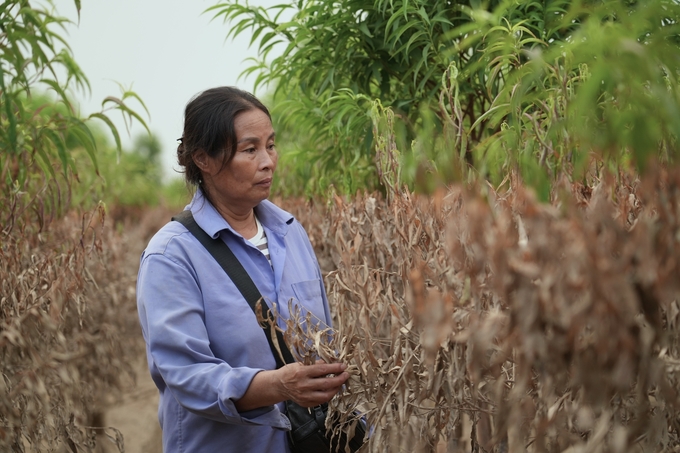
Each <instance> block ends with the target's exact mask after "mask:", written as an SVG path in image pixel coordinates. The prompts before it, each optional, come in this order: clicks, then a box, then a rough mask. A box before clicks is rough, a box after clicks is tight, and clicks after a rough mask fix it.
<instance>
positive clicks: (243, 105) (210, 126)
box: [177, 87, 271, 193]
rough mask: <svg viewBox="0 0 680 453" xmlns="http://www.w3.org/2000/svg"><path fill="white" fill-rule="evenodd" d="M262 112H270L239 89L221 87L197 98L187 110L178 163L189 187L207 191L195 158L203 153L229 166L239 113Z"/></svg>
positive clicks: (232, 154)
mask: <svg viewBox="0 0 680 453" xmlns="http://www.w3.org/2000/svg"><path fill="white" fill-rule="evenodd" d="M252 109H259V110H262V111H263V112H264V113H266V114H267V116H268V117H269V119H271V115H270V114H269V110H267V107H265V106H264V105H263V104H262V103H261V102H260V101H259V100H258V99H257V98H256V97H255V96H253V95H252V94H250V93H248V92H246V91H243V90H239V89H238V88H235V87H217V88H211V89H209V90H205V91H203V92H202V93H199V94H197V95H196V96H194V97H193V98H192V99H191V100H190V101H189V103H188V104H187V106H186V109H185V110H184V133H183V134H182V138H180V139H179V141H180V144H179V146H178V147H177V161H178V163H179V164H180V165H181V166H182V167H184V178H185V179H186V182H187V184H190V185H197V186H199V187H201V189H203V192H204V193H205V192H206V191H205V188H204V187H203V178H202V176H201V171H200V170H199V168H198V166H197V165H196V164H195V163H194V160H193V158H192V157H193V155H194V153H195V152H197V151H198V150H203V151H204V152H205V153H206V154H207V155H208V156H210V157H213V158H215V157H218V156H220V155H221V156H222V165H226V164H228V163H229V161H230V160H231V159H232V157H233V156H234V151H235V148H236V131H235V130H234V119H235V118H236V116H237V115H238V114H239V113H242V112H245V111H248V110H252Z"/></svg>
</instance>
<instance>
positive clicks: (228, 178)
mask: <svg viewBox="0 0 680 453" xmlns="http://www.w3.org/2000/svg"><path fill="white" fill-rule="evenodd" d="M234 129H235V131H236V150H235V152H234V157H233V158H232V159H231V161H230V162H229V163H228V164H227V165H226V166H224V167H222V159H221V157H217V158H210V157H209V156H207V155H205V157H206V158H207V160H208V163H209V164H208V165H207V166H206V169H205V170H203V176H204V180H205V182H206V184H207V186H208V190H210V195H211V198H212V201H213V202H214V203H215V204H216V206H215V207H216V208H217V209H218V211H220V212H222V213H223V215H224V211H223V209H224V208H226V209H228V210H229V211H231V212H233V213H237V212H239V211H244V212H245V211H247V210H249V209H252V208H254V207H255V206H257V205H258V204H259V203H260V202H261V201H262V200H265V199H266V198H267V197H269V192H270V189H271V185H272V177H273V176H274V170H276V163H277V161H278V153H277V152H276V147H275V146H274V135H275V133H274V128H273V127H272V122H271V120H270V119H269V117H268V116H267V114H266V113H264V112H263V111H262V110H259V109H256V108H253V109H251V110H247V111H245V112H242V113H240V114H238V116H236V118H235V119H234ZM237 210H238V211H237Z"/></svg>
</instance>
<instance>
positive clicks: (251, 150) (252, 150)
mask: <svg viewBox="0 0 680 453" xmlns="http://www.w3.org/2000/svg"><path fill="white" fill-rule="evenodd" d="M243 152H244V153H249V154H252V153H254V152H255V148H246V149H244V150H243Z"/></svg>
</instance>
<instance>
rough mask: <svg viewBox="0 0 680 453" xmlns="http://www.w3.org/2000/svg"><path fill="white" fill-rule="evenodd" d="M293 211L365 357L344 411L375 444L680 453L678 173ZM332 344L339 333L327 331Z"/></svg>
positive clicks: (356, 363)
mask: <svg viewBox="0 0 680 453" xmlns="http://www.w3.org/2000/svg"><path fill="white" fill-rule="evenodd" d="M553 200H554V201H553V203H551V204H550V205H546V204H539V203H537V202H536V201H535V200H534V198H533V196H532V195H531V193H530V192H529V191H527V190H525V189H524V188H523V187H522V186H521V185H519V184H517V183H516V182H515V181H513V180H512V179H510V178H509V180H508V181H507V184H505V185H504V189H503V190H502V191H501V190H499V191H497V190H493V189H492V188H490V187H478V188H477V189H476V190H469V191H466V190H462V189H458V188H453V189H450V190H446V191H440V192H438V193H437V194H435V195H434V196H432V197H423V196H416V195H414V194H412V193H409V192H407V191H391V192H390V193H389V194H388V196H387V199H384V198H382V197H379V196H377V195H364V196H359V197H357V198H356V199H354V200H351V201H347V200H343V199H340V198H338V197H336V199H335V201H334V203H332V204H331V205H329V206H327V207H323V208H319V207H315V206H313V205H309V204H304V205H302V204H300V205H297V206H288V207H289V209H291V210H293V211H294V212H295V214H296V216H297V217H298V219H300V220H301V221H302V222H303V224H305V225H306V227H307V229H308V231H309V232H310V235H311V237H312V241H313V243H314V246H315V248H316V250H317V253H318V255H319V259H320V262H321V263H322V265H323V266H324V267H325V268H326V270H327V271H329V273H328V274H327V277H326V284H327V291H328V293H329V298H330V301H331V306H332V307H333V309H334V311H335V322H336V324H335V328H336V331H335V332H334V333H333V335H326V333H328V332H306V331H302V330H301V329H296V328H295V326H297V325H299V323H298V322H297V321H293V322H291V323H290V324H289V328H288V329H289V335H288V341H289V342H290V343H292V344H294V346H295V350H296V351H297V354H298V356H299V357H300V358H301V359H304V358H305V357H306V356H309V355H311V354H315V353H318V354H320V355H321V356H322V357H325V358H327V360H333V359H337V360H342V361H344V362H347V363H348V364H350V369H351V370H352V378H351V381H350V384H349V385H348V386H347V391H346V392H345V393H344V394H343V395H341V396H340V397H338V398H336V399H335V400H334V402H333V403H334V404H333V405H332V406H333V408H334V410H335V411H337V414H338V416H339V417H340V418H341V419H344V420H348V422H350V425H351V424H352V423H351V421H352V420H351V419H352V417H351V409H352V408H354V407H359V408H361V409H362V410H363V411H364V414H365V416H366V419H367V421H368V424H369V425H370V426H372V427H374V428H373V429H374V432H373V434H372V436H371V438H370V441H369V445H368V451H372V452H399V451H401V452H413V451H418V452H421V451H422V452H429V451H449V452H470V451H472V452H506V451H510V452H524V451H531V452H566V451H568V452H628V451H639V452H659V451H680V437H679V436H680V396H679V395H678V391H679V389H680V382H679V378H680V355H679V352H680V351H679V347H680V336H679V335H678V334H679V323H680V316H679V314H680V310H679V306H678V302H679V301H678V294H680V292H679V289H680V272H679V270H680V269H679V267H678V260H679V259H680V172H678V170H677V169H676V170H673V171H666V170H658V171H654V172H651V174H649V175H648V176H647V177H646V178H644V179H643V180H639V179H637V178H634V177H632V176H630V175H626V174H619V175H617V176H615V177H607V178H605V177H603V178H601V179H593V180H592V184H589V185H587V186H584V185H581V184H567V183H564V184H562V185H561V186H560V185H558V186H557V187H556V189H555V191H554V196H553ZM328 339H330V342H329V343H326V344H325V342H324V340H328Z"/></svg>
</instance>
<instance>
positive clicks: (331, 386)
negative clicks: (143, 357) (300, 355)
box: [137, 87, 349, 453]
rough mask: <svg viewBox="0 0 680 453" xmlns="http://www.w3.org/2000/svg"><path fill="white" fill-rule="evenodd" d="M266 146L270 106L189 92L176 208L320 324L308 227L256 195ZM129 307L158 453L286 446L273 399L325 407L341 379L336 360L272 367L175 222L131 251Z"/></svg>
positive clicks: (282, 307) (262, 191) (267, 174)
mask: <svg viewBox="0 0 680 453" xmlns="http://www.w3.org/2000/svg"><path fill="white" fill-rule="evenodd" d="M274 143H275V133H274V129H273V128H272V123H271V117H270V115H269V112H268V110H267V108H266V107H265V106H264V105H262V103H261V102H260V101H258V100H257V99H256V98H255V97H254V96H252V95H251V94H249V93H246V92H243V91H241V90H238V89H236V88H232V87H220V88H214V89H210V90H207V91H205V92H203V93H200V94H199V95H198V96H196V97H195V98H194V99H192V100H191V101H190V102H189V104H188V105H187V106H186V110H185V117H184V135H183V136H182V139H181V143H180V145H179V147H178V148H177V157H178V160H179V164H180V165H181V166H183V167H184V171H185V177H186V180H187V181H188V183H190V184H193V185H195V186H196V193H195V195H194V197H193V200H192V201H191V203H190V204H189V205H188V206H187V208H186V209H189V210H191V212H192V214H193V216H194V219H195V220H196V223H197V224H198V225H199V226H200V227H201V228H202V229H203V230H204V231H205V232H207V233H208V234H209V235H210V236H212V237H213V238H218V237H219V238H220V239H221V240H223V241H224V242H226V243H227V245H228V246H229V247H230V248H231V250H232V251H233V252H234V255H236V257H237V258H238V260H239V261H240V262H241V264H242V265H243V267H244V268H245V269H246V271H247V272H248V274H249V276H250V277H251V278H252V280H253V281H254V282H255V284H256V286H257V288H258V289H259V291H260V293H261V294H262V296H263V298H264V300H265V301H266V302H267V303H268V304H269V305H270V307H271V306H272V305H276V308H277V310H278V312H279V313H280V314H281V315H282V317H283V318H287V317H288V316H289V313H288V301H289V300H291V299H293V301H294V303H297V304H300V305H301V306H302V307H303V308H304V309H306V310H308V311H310V312H312V314H313V315H314V317H315V318H316V319H319V320H321V322H325V323H326V324H327V325H330V322H331V320H330V313H329V308H328V300H327V299H326V294H325V290H324V286H323V280H322V278H321V272H320V270H319V266H318V263H317V261H316V257H315V255H314V251H313V249H312V246H311V244H310V242H309V239H308V237H307V234H306V233H305V231H304V229H303V228H302V226H301V225H300V224H299V223H298V222H297V221H296V220H295V219H294V218H293V216H291V215H290V214H289V213H287V212H285V211H283V210H282V209H280V208H278V207H277V206H275V205H274V204H273V203H271V202H270V201H268V200H267V197H268V196H269V192H270V188H271V185H272V178H273V175H274V170H275V169H276V163H277V159H278V156H277V152H276V146H275V144H274ZM137 302H138V309H139V317H140V320H141V324H142V331H143V334H144V339H145V341H146V344H147V359H148V362H149V369H150V371H151V376H152V378H153V380H154V382H155V383H156V385H157V386H158V390H159V392H160V404H159V410H158V416H159V420H160V423H161V427H162V429H163V451H164V452H165V453H173V452H206V453H213V452H231V451H233V452H258V453H260V452H286V451H288V444H287V438H286V431H287V430H288V429H289V428H290V423H289V421H288V419H287V418H286V416H285V415H284V413H283V404H282V402H283V401H285V400H293V401H295V402H296V403H298V404H300V405H302V406H304V407H311V406H315V405H318V404H321V403H324V402H326V401H329V400H330V399H331V398H332V397H333V396H334V395H335V394H336V393H337V392H338V391H339V389H340V388H341V387H342V385H343V384H344V383H345V381H346V380H347V379H348V377H349V375H348V373H347V372H346V371H345V368H346V367H345V365H344V364H340V363H332V364H326V363H317V364H315V365H309V366H303V365H301V364H289V365H286V366H284V367H282V368H279V369H275V368H276V366H275V360H274V356H273V354H272V352H271V350H270V347H269V344H268V342H267V339H266V337H265V335H264V332H263V330H262V328H261V327H260V325H259V324H258V322H257V319H256V316H255V314H254V313H253V311H252V309H251V308H250V306H249V305H248V303H247V302H246V300H245V299H244V298H243V296H242V295H241V293H240V292H239V291H238V289H237V288H236V287H235V286H234V284H233V282H232V281H231V280H230V278H229V277H228V276H227V275H226V273H225V272H224V270H223V269H222V268H221V267H220V266H219V265H218V264H217V262H216V261H215V260H214V258H213V257H212V256H211V255H210V254H209V252H208V251H207V250H206V249H205V248H204V247H203V246H202V245H201V244H200V243H199V242H198V240H197V239H196V238H195V237H194V236H193V235H192V234H191V233H189V232H188V231H187V229H186V228H185V227H184V226H183V225H181V224H180V223H178V222H170V223H168V224H167V225H165V226H164V227H163V228H162V229H161V230H160V231H159V232H158V233H157V234H156V235H155V236H154V237H153V238H152V239H151V241H150V242H149V245H148V247H147V248H146V250H145V251H144V253H143V254H142V258H141V265H140V270H139V278H138V282H137ZM279 324H280V326H281V327H285V324H284V323H283V322H280V323H279Z"/></svg>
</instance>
